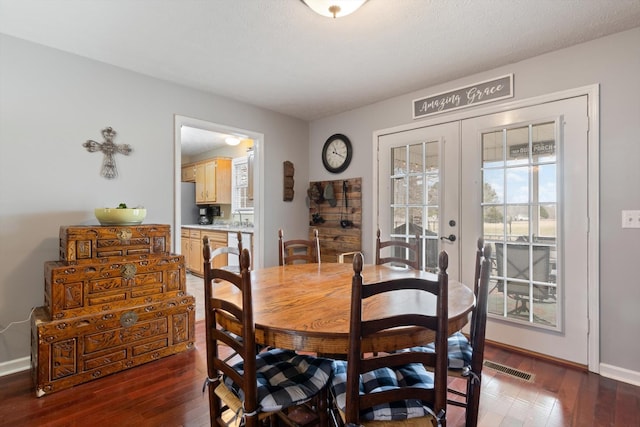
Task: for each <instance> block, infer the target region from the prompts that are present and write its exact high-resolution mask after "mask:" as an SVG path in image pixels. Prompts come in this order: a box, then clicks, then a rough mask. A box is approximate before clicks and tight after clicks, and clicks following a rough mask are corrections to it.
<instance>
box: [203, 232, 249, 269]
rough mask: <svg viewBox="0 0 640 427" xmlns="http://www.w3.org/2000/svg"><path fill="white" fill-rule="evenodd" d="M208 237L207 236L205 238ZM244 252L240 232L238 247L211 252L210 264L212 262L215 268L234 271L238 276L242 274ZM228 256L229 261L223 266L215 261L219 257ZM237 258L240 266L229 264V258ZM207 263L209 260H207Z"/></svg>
mask: <svg viewBox="0 0 640 427" xmlns="http://www.w3.org/2000/svg"><path fill="white" fill-rule="evenodd" d="M205 237H206V236H205ZM241 252H242V233H241V232H240V231H238V246H237V247H233V246H221V247H219V248H216V249H214V250H213V251H212V252H211V255H210V258H209V259H208V262H210V263H211V264H212V265H213V266H214V267H215V266H217V268H222V269H223V270H227V271H232V272H234V273H236V274H240V253H241ZM223 255H226V256H227V261H226V262H225V263H223V264H219V263H217V262H216V261H215V259H216V258H217V257H219V256H223ZM230 256H231V257H235V258H236V260H237V261H238V264H237V265H236V264H229V257H230ZM205 262H207V259H206V258H205Z"/></svg>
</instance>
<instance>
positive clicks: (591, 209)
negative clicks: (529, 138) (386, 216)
mask: <svg viewBox="0 0 640 427" xmlns="http://www.w3.org/2000/svg"><path fill="white" fill-rule="evenodd" d="M583 95H586V96H587V100H588V101H587V109H588V111H587V113H588V124H589V131H588V137H587V138H588V148H587V151H588V154H587V156H588V169H589V171H588V183H587V185H588V198H589V200H588V221H589V224H588V226H589V235H588V238H587V239H588V247H587V253H588V265H587V294H588V295H587V297H588V314H587V315H588V317H589V319H588V321H589V336H588V350H587V351H588V353H589V354H588V359H589V360H588V369H589V371H590V372H595V373H599V372H600V279H599V278H600V263H599V261H600V246H599V242H600V218H599V205H600V190H599V188H600V187H599V183H600V172H599V170H600V169H599V165H600V160H599V159H600V148H599V147H600V111H599V105H600V87H599V85H597V84H594V85H589V86H582V87H578V88H574V89H568V90H564V91H559V92H554V93H550V94H546V95H541V96H536V97H533V98H528V99H523V100H518V101H512V102H507V103H500V104H496V105H491V106H483V107H479V108H477V109H472V110H469V111H461V112H455V113H451V114H444V115H442V116H439V117H432V118H429V119H425V120H419V121H415V122H412V123H408V124H404V125H400V126H395V127H392V128H387V129H381V130H376V131H374V132H373V136H372V142H371V144H372V149H373V152H374V155H373V165H372V168H373V169H372V170H373V177H377V176H378V160H379V159H378V138H379V137H380V136H382V135H386V134H390V133H397V132H403V131H408V130H413V129H416V128H420V127H425V126H435V125H439V124H443V123H447V122H451V121H461V120H465V119H470V118H475V117H480V116H485V115H490V114H495V113H500V112H505V111H509V110H515V109H519V108H524V107H529V106H533V105H538V104H544V103H547V102H554V101H559V100H562V99H566V98H572V97H576V96H583ZM376 183H377V179H376ZM375 185H377V184H375ZM375 194H377V192H375V191H374V197H372V206H371V208H372V211H373V212H375V213H377V212H378V197H377V196H375ZM376 215H377V214H376ZM377 222H378V221H377V219H374V221H372V225H371V235H372V236H375V233H376V231H377V230H376V227H377ZM371 249H372V251H373V250H375V248H371ZM372 253H373V252H372Z"/></svg>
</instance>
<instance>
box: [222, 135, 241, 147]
mask: <svg viewBox="0 0 640 427" xmlns="http://www.w3.org/2000/svg"><path fill="white" fill-rule="evenodd" d="M224 142H226V143H227V144H229V145H238V144H240V138H236V137H235V136H228V137H227V138H225V140H224Z"/></svg>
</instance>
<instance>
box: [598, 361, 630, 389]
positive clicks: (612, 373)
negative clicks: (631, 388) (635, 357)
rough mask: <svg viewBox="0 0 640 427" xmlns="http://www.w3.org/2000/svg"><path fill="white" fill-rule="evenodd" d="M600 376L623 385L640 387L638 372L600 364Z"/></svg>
mask: <svg viewBox="0 0 640 427" xmlns="http://www.w3.org/2000/svg"><path fill="white" fill-rule="evenodd" d="M600 375H602V376H603V377H607V378H611V379H612V380H616V381H622V382H623V383H627V384H631V385H636V386H640V372H638V371H632V370H630V369H624V368H619V367H617V366H612V365H607V364H606V363H601V364H600Z"/></svg>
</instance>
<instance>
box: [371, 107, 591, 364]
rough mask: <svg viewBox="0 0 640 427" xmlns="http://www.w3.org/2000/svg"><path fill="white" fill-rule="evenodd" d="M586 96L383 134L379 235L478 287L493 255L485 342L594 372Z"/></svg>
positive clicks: (430, 267) (426, 263) (428, 265)
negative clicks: (478, 255) (478, 258)
mask: <svg viewBox="0 0 640 427" xmlns="http://www.w3.org/2000/svg"><path fill="white" fill-rule="evenodd" d="M586 98H587V97H586V96H578V97H573V98H569V99H565V100H560V101H555V102H547V103H544V104H540V105H535V106H530V107H524V108H518V109H513V110H509V111H505V112H500V113H495V114H486V115H482V116H479V117H475V118H468V119H461V120H458V121H455V122H450V123H445V124H438V125H434V126H428V127H422V128H416V129H410V130H405V131H398V132H390V133H380V134H379V135H378V187H379V191H378V194H379V200H378V225H379V228H380V230H381V232H382V235H383V236H384V237H385V238H386V237H391V238H399V239H405V240H411V239H412V236H413V235H415V233H416V232H418V234H419V236H420V239H421V241H422V252H423V262H422V265H423V266H424V267H425V268H426V269H427V270H434V269H435V268H436V267H437V261H436V260H437V253H438V252H439V251H440V250H441V249H445V250H447V252H448V253H449V257H450V263H449V273H450V276H451V277H452V278H453V279H458V278H459V279H460V280H461V281H462V282H463V283H468V284H471V283H472V281H473V275H474V259H475V249H476V241H477V238H478V237H480V236H482V237H483V238H484V239H485V242H486V243H489V244H490V245H491V247H492V265H493V268H492V273H491V284H490V303H489V320H488V322H487V339H489V340H494V341H497V342H502V343H505V344H508V345H512V346H516V347H520V348H524V349H527V350H531V351H534V352H538V353H542V354H546V355H549V356H552V357H556V358H559V359H563V360H568V361H571V362H574V363H578V364H585V365H586V364H587V362H588V298H587V295H588V292H587V280H588V253H587V247H588V232H589V230H588V224H589V222H588V197H587V190H588V176H587V175H588V167H587V166H588V165H587V163H588V144H587V141H588V137H587V132H588V118H587V114H586V112H587V99H586Z"/></svg>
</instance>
